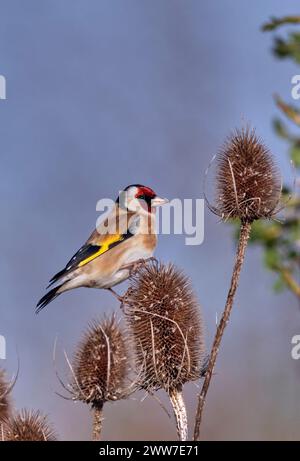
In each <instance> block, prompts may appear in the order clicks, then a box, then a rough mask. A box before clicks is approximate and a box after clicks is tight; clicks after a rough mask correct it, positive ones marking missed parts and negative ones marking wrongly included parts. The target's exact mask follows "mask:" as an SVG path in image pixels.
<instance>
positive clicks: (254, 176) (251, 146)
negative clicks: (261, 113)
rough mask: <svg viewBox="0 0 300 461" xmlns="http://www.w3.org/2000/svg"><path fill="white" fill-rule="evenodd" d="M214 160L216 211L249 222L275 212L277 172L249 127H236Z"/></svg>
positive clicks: (263, 147) (279, 186) (268, 154)
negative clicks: (215, 169) (215, 162)
mask: <svg viewBox="0 0 300 461" xmlns="http://www.w3.org/2000/svg"><path fill="white" fill-rule="evenodd" d="M217 162H218V163H217V176H216V180H217V197H216V206H215V211H216V213H217V214H219V215H220V216H222V218H224V219H228V218H240V219H241V220H242V221H244V222H253V221H254V220H256V219H260V218H270V217H272V216H273V215H274V214H275V213H276V211H277V206H278V204H279V201H280V195H281V180H280V175H279V172H278V170H277V167H276V165H275V163H274V160H273V158H272V156H271V154H270V152H269V150H268V149H267V148H266V146H265V145H264V144H263V142H262V141H261V140H260V139H259V138H258V137H257V136H256V133H255V131H254V130H253V129H250V128H244V129H241V130H236V131H235V132H234V133H233V134H232V135H231V136H230V137H229V138H228V139H227V141H226V142H225V144H224V146H223V147H222V148H221V150H220V152H219V155H218V160H217Z"/></svg>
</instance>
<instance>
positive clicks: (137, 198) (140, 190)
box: [118, 184, 167, 212]
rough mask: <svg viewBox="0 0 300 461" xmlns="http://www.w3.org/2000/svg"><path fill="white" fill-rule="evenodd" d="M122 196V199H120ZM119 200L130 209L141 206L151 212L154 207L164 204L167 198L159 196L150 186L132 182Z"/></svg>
mask: <svg viewBox="0 0 300 461" xmlns="http://www.w3.org/2000/svg"><path fill="white" fill-rule="evenodd" d="M121 197H122V200H121V201H120V198H121ZM118 202H119V203H120V205H121V206H122V204H123V206H124V205H125V207H126V208H127V209H128V210H130V211H138V208H139V209H143V210H145V211H147V212H151V211H152V208H154V207H157V206H159V205H163V204H164V203H166V202H167V200H166V199H162V198H160V197H158V196H157V194H156V193H155V192H154V190H153V189H151V188H150V187H147V186H143V185H142V184H132V185H131V186H128V187H126V189H124V191H123V192H122V193H121V194H120V197H119V200H118Z"/></svg>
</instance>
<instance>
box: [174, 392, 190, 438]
mask: <svg viewBox="0 0 300 461" xmlns="http://www.w3.org/2000/svg"><path fill="white" fill-rule="evenodd" d="M169 397H170V400H171V404H172V407H173V411H174V415H175V419H176V427H177V434H178V438H179V440H180V441H186V440H188V422H187V413H186V407H185V403H184V399H183V394H182V388H181V387H178V388H177V389H176V388H175V389H170V391H169Z"/></svg>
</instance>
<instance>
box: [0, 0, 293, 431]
mask: <svg viewBox="0 0 300 461" xmlns="http://www.w3.org/2000/svg"><path fill="white" fill-rule="evenodd" d="M297 7H298V10H297ZM0 11H1V26H0V74H3V75H4V76H5V77H6V80H7V100H6V101H0V120H1V123H0V147H1V149H0V155H1V169H0V191H1V194H0V207H1V208H0V209H1V217H2V219H1V241H2V248H1V253H2V254H1V259H0V278H1V304H0V334H3V335H5V337H6V339H7V347H8V354H7V360H6V361H5V362H4V361H3V363H2V362H1V365H3V366H5V367H6V368H7V370H8V371H9V373H13V372H14V370H15V369H16V366H17V365H16V362H17V358H16V357H17V354H16V348H17V350H18V354H19V357H20V366H21V368H20V376H19V379H18V382H17V384H16V386H15V389H14V401H15V405H16V407H18V408H21V407H24V406H25V407H30V408H39V409H41V410H42V411H44V412H46V413H47V414H49V417H50V419H51V420H52V421H53V423H54V425H55V426H56V428H57V431H58V433H59V436H60V438H61V439H77V440H81V439H88V438H89V437H90V433H91V418H90V414H89V410H88V409H87V408H86V407H85V406H84V405H82V404H73V403H72V402H67V401H64V400H62V399H61V398H59V397H58V396H57V395H56V394H55V391H60V386H59V383H58V381H57V379H56V377H55V371H54V367H53V364H52V350H53V343H54V340H55V337H56V336H58V344H59V348H58V358H57V366H58V368H59V369H60V370H61V373H62V375H64V370H66V367H65V365H64V362H63V359H62V349H63V348H65V349H66V350H67V351H68V353H70V355H72V351H73V350H74V346H75V345H76V343H77V341H78V339H79V338H80V335H81V333H82V331H83V330H84V328H85V327H86V325H87V323H88V322H89V321H90V320H91V319H92V318H94V317H95V316H99V315H101V313H102V312H104V311H105V312H109V311H111V310H112V309H118V305H117V304H116V302H115V300H114V299H113V298H112V297H111V296H110V295H109V294H107V293H106V292H102V291H96V290H86V289H81V290H76V291H74V292H72V293H68V294H66V295H65V296H62V297H60V298H59V299H57V300H56V301H55V302H54V303H53V304H51V305H50V306H49V307H48V308H47V309H46V310H45V311H43V312H42V313H41V314H40V315H39V316H36V315H35V314H34V306H35V304H36V302H37V300H38V298H39V297H40V296H41V295H42V294H43V290H44V287H45V285H46V283H47V281H48V279H49V278H50V277H51V276H52V275H53V274H54V273H55V272H56V271H57V270H59V269H60V268H62V267H63V266H64V265H65V263H66V262H67V260H68V259H69V258H70V257H71V256H72V254H73V253H74V252H75V251H76V250H77V249H78V248H79V247H80V245H81V244H82V243H83V241H84V240H85V239H86V238H87V236H88V235H89V232H90V231H91V230H92V228H93V227H94V225H95V221H96V219H97V217H98V213H97V212H96V202H97V200H99V199H100V198H102V197H112V198H114V197H115V196H116V194H117V192H118V191H119V189H122V188H123V187H125V186H126V185H128V184H130V183H136V182H139V183H144V184H146V185H149V186H151V187H153V188H154V189H155V190H156V191H157V192H158V193H159V194H160V195H162V196H166V197H169V198H174V197H179V198H181V199H184V198H197V197H202V195H203V194H202V180H203V175H204V171H205V168H206V167H207V165H208V163H209V160H210V159H211V157H212V155H213V154H214V153H215V152H216V151H217V149H218V147H219V145H220V144H221V143H222V142H223V140H224V137H225V136H226V135H227V134H228V132H229V131H230V130H231V129H232V128H234V127H236V126H240V125H241V124H242V123H243V122H244V121H245V120H246V121H249V122H251V124H252V125H253V126H255V127H256V129H257V132H258V133H259V134H260V135H261V136H262V137H263V138H264V140H265V142H266V144H267V145H268V146H269V147H270V148H271V150H272V151H273V153H274V155H275V156H276V158H277V160H278V163H279V165H280V168H281V170H282V172H283V174H284V176H285V178H287V180H288V179H289V177H290V176H291V172H290V168H289V164H288V158H287V146H286V145H285V143H284V142H282V141H281V140H279V139H278V138H277V137H276V135H275V134H274V132H273V130H272V126H271V120H272V118H273V116H275V114H276V113H277V110H276V108H275V104H274V101H273V99H272V94H273V93H274V92H278V93H280V94H281V95H282V97H284V98H285V99H286V100H287V101H291V96H290V90H291V84H290V80H291V77H292V76H293V75H294V74H296V73H299V70H298V68H297V67H296V66H295V65H293V64H292V63H289V62H285V61H283V62H278V61H276V60H275V59H274V57H273V56H272V54H271V52H270V49H271V45H272V40H271V38H272V35H270V34H263V33H262V32H261V31H260V26H261V24H262V23H263V22H265V21H266V20H267V19H268V18H269V17H270V16H271V15H274V16H281V15H285V14H291V13H299V3H298V2H296V1H292V0H286V1H285V2H282V1H276V0H272V1H271V0H265V1H264V2H260V1H258V0H256V1H253V2H251V3H250V2H248V1H246V0H240V1H237V0H226V1H223V2H220V1H217V0H209V1H208V0H202V1H197V0H185V1H183V0H181V1H179V0H165V1H160V0H151V1H150V0H143V1H138V0H125V1H124V0H123V1H122V0H114V1H113V2H112V1H109V0H101V1H98V0H97V1H96V0H89V1H83V0H64V1H59V0H52V1H47V2H46V1H44V2H41V1H40V0H27V1H26V2H24V1H21V0H19V1H16V0H9V1H7V0H6V1H0ZM157 256H158V257H159V258H161V259H163V260H165V261H173V262H174V263H176V264H177V265H179V266H180V267H182V268H183V269H184V270H185V271H186V272H187V273H188V274H189V275H190V277H191V278H192V281H193V284H194V286H195V290H196V292H197V294H198V296H199V299H200V302H201V305H202V310H203V316H204V319H205V324H206V332H207V344H208V346H209V344H210V341H211V338H212V335H213V334H214V331H215V317H216V312H218V313H221V311H222V308H223V305H224V300H225V296H226V291H227V288H228V283H229V278H230V273H231V268H232V261H233V256H234V243H233V240H232V235H231V229H230V228H229V227H228V226H226V225H224V224H220V223H218V222H217V218H216V217H215V216H212V215H211V214H210V213H209V212H208V211H206V215H205V242H204V243H203V244H202V245H201V246H199V247H191V246H186V245H184V237H182V236H172V235H171V236H162V237H161V238H160V242H159V246H158V250H157ZM273 281H274V279H273V276H272V274H269V273H267V272H265V270H264V269H263V267H262V264H261V254H260V252H259V250H257V249H253V248H251V249H250V250H249V252H248V257H247V261H246V265H245V267H244V270H243V273H242V278H241V283H240V289H239V292H238V296H237V300H236V305H235V309H234V311H233V316H232V321H231V324H230V325H229V328H228V330H227V331H226V335H225V338H224V345H223V348H222V351H221V353H220V356H219V360H218V364H217V368H216V375H215V377H214V382H213V385H212V387H211V389H210V392H209V397H208V401H207V407H206V410H205V419H204V423H203V438H205V439H209V440H214V439H243V440H245V439H253V438H256V439H299V437H300V429H299V414H300V400H299V378H300V362H299V363H298V362H296V361H293V360H292V359H291V356H290V350H291V344H290V342H291V337H292V336H293V335H294V334H300V321H299V320H300V319H299V306H298V305H297V302H296V301H295V299H294V298H293V297H292V295H290V294H282V295H274V294H273V292H272V290H271V287H272V283H273ZM196 392H197V389H196V387H195V386H194V385H189V386H188V387H187V390H186V398H187V401H188V407H189V411H190V412H191V414H193V412H194V409H195V395H196ZM161 397H162V399H163V401H164V402H165V403H166V399H165V397H164V396H163V395H162V396H161ZM139 399H140V395H138V396H137V400H129V401H126V402H121V403H119V404H112V405H109V404H108V405H107V406H106V408H105V416H106V421H105V425H104V434H103V436H104V438H106V439H109V440H113V439H152V440H153V439H172V438H174V437H175V429H174V424H173V422H172V421H169V420H168V418H167V417H166V416H165V415H164V413H163V412H162V410H161V408H160V407H159V405H158V404H157V403H156V402H155V401H154V400H152V399H151V398H148V399H146V401H144V402H143V403H140V401H139Z"/></svg>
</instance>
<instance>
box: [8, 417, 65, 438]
mask: <svg viewBox="0 0 300 461" xmlns="http://www.w3.org/2000/svg"><path fill="white" fill-rule="evenodd" d="M1 440H2V441H4V442H5V441H14V442H23V441H34V442H48V441H49V442H50V441H54V440H56V435H55V433H54V431H53V429H52V427H51V425H50V424H49V422H48V420H47V418H46V416H43V415H42V414H41V413H40V412H39V411H35V412H34V411H29V410H21V411H20V412H19V413H17V414H16V415H11V416H9V417H8V418H7V419H6V420H5V421H4V422H3V423H1Z"/></svg>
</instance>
